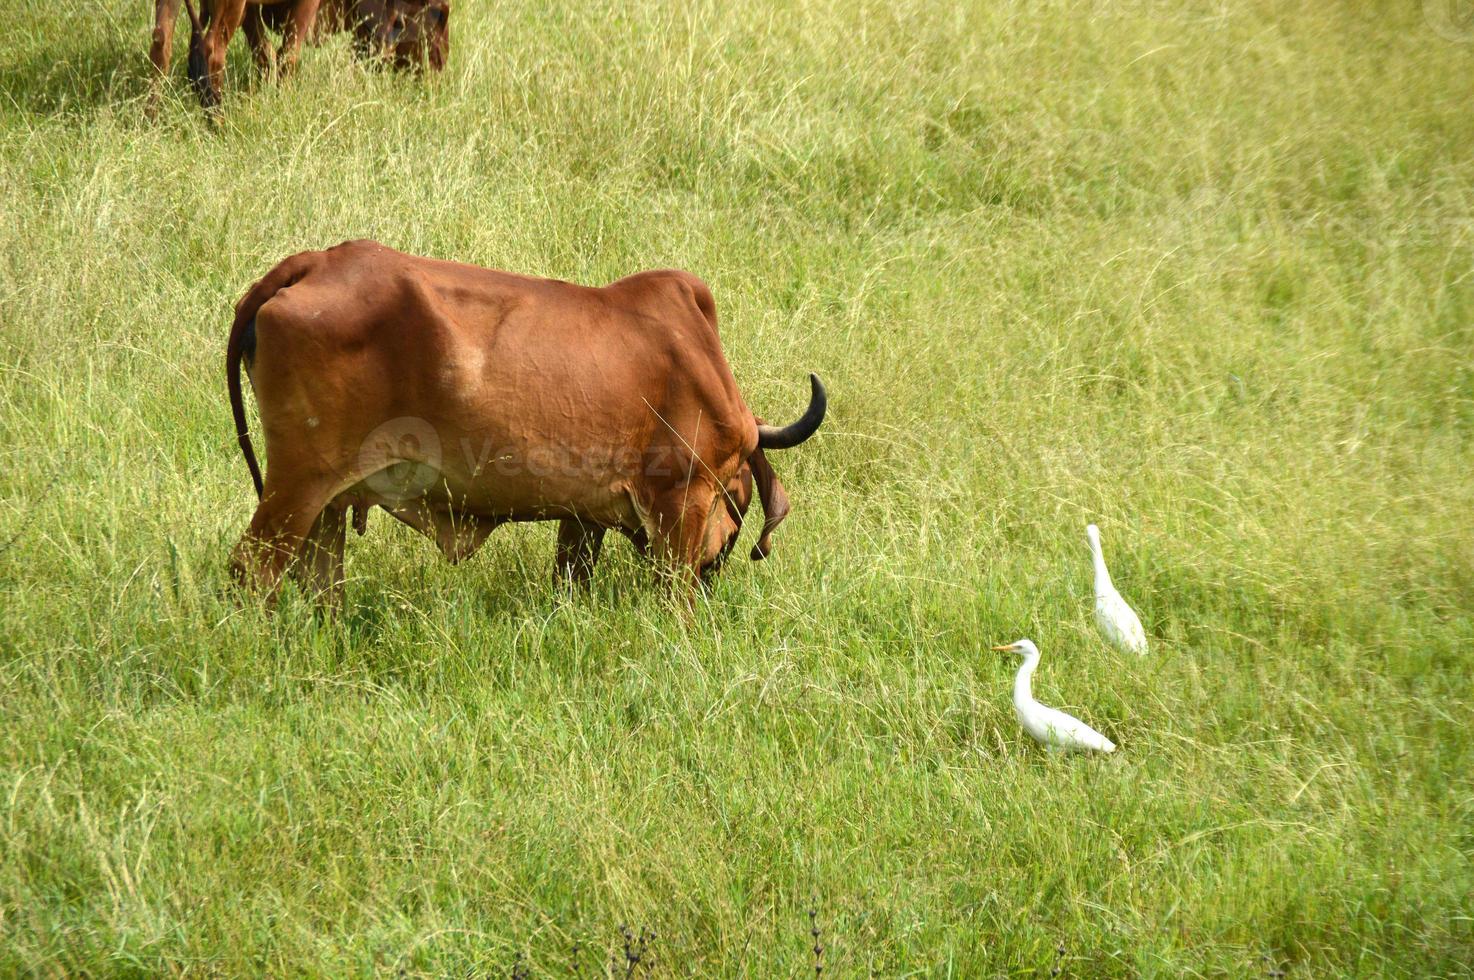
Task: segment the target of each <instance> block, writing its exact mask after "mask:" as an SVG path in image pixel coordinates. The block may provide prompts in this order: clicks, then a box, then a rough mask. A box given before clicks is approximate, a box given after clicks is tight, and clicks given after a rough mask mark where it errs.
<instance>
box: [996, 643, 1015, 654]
mask: <svg viewBox="0 0 1474 980" xmlns="http://www.w3.org/2000/svg"><path fill="white" fill-rule="evenodd" d="M993 649H994V650H1002V651H1003V652H1004V653H1012V652H1013V651H1014V650H1017V649H1018V644H1017V643H1010V644H1008V646H1003V647H994V648H993Z"/></svg>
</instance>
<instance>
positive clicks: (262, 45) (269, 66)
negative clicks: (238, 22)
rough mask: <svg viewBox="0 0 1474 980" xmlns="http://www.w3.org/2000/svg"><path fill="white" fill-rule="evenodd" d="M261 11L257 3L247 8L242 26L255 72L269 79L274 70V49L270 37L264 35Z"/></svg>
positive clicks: (264, 26) (264, 25)
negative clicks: (254, 62) (254, 65)
mask: <svg viewBox="0 0 1474 980" xmlns="http://www.w3.org/2000/svg"><path fill="white" fill-rule="evenodd" d="M263 10H264V8H263V7H262V6H261V4H259V3H253V4H251V5H250V6H249V7H247V8H246V19H245V22H244V23H243V24H242V26H243V27H244V28H245V31H246V42H247V43H248V44H250V46H251V56H252V57H253V58H255V59H256V70H257V71H259V72H260V73H261V77H262V78H270V77H271V76H272V74H273V73H274V72H275V70H276V49H275V48H274V47H272V46H271V36H270V35H269V34H267V33H266V19H265V16H264V15H263V14H262V11H263Z"/></svg>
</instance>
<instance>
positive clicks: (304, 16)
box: [279, 0, 321, 75]
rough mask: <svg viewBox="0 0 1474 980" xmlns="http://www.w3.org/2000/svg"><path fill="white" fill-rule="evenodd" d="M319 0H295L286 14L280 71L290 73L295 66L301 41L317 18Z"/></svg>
mask: <svg viewBox="0 0 1474 980" xmlns="http://www.w3.org/2000/svg"><path fill="white" fill-rule="evenodd" d="M320 2H321V0H297V2H296V3H294V4H292V11H291V13H289V14H287V23H286V26H285V27H283V28H282V35H281V57H280V59H279V61H280V64H281V73H282V74H283V75H290V74H291V73H292V72H293V71H294V70H296V67H297V56H298V55H299V54H301V53H302V41H303V39H304V38H306V37H307V34H308V32H309V31H311V30H312V24H313V22H314V21H315V20H317V6H318V4H319V3H320Z"/></svg>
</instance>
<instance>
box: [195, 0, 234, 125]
mask: <svg viewBox="0 0 1474 980" xmlns="http://www.w3.org/2000/svg"><path fill="white" fill-rule="evenodd" d="M245 15H246V0H219V2H218V3H216V5H215V7H214V9H213V14H212V16H211V17H210V22H209V23H208V24H207V25H205V32H204V37H203V38H201V39H200V44H201V49H200V50H199V51H198V52H195V51H191V52H190V78H191V80H192V81H193V82H194V83H195V88H196V89H198V90H199V93H200V105H202V106H204V107H205V108H206V109H213V108H215V107H216V106H217V105H219V104H220V92H221V89H222V88H223V87H224V84H225V51H226V49H227V48H229V47H230V39H231V38H232V37H234V36H235V32H236V29H237V28H239V27H240V26H241V21H242V20H243V19H244V18H245Z"/></svg>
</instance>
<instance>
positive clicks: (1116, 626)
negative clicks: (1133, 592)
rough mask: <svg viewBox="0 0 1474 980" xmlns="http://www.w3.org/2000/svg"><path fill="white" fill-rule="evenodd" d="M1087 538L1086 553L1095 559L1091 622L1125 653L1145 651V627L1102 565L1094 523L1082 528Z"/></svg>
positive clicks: (1098, 533)
mask: <svg viewBox="0 0 1474 980" xmlns="http://www.w3.org/2000/svg"><path fill="white" fill-rule="evenodd" d="M1085 536H1086V537H1087V538H1089V539H1090V556H1091V558H1093V559H1094V560H1095V624H1096V625H1097V626H1099V627H1100V631H1101V632H1102V633H1104V634H1105V638H1106V639H1107V640H1109V641H1110V642H1111V644H1112V645H1113V646H1115V647H1116V648H1118V649H1120V650H1124V651H1126V652H1127V653H1137V654H1145V653H1146V630H1144V629H1142V628H1141V618H1140V617H1138V616H1137V615H1136V610H1134V609H1132V608H1131V607H1130V606H1129V605H1127V604H1126V600H1125V599H1123V598H1121V593H1119V592H1117V591H1116V587H1115V586H1114V585H1112V584H1111V573H1110V572H1109V571H1108V570H1107V569H1106V563H1105V555H1104V554H1103V553H1102V552H1101V550H1100V528H1098V527H1096V526H1095V525H1094V524H1091V525H1088V526H1087V527H1086V528H1085Z"/></svg>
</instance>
